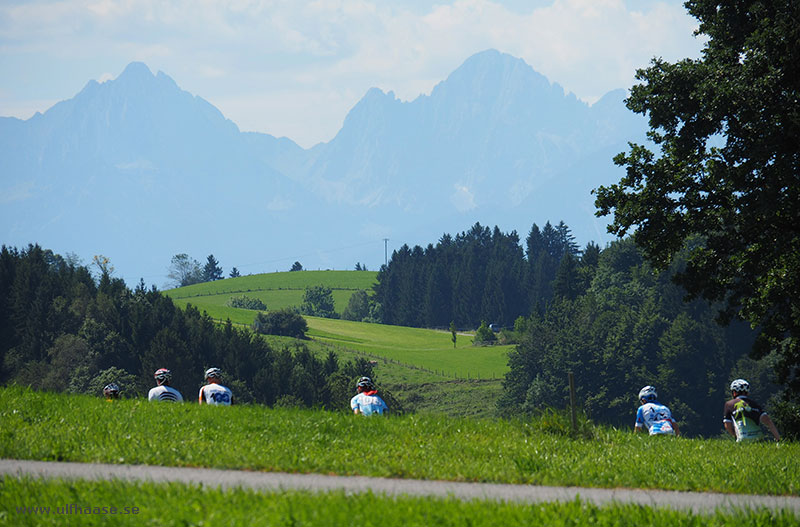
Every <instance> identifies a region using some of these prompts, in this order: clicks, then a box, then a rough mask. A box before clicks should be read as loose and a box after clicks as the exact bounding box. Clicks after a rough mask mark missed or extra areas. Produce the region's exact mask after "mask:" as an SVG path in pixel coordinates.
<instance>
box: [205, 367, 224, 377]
mask: <svg viewBox="0 0 800 527" xmlns="http://www.w3.org/2000/svg"><path fill="white" fill-rule="evenodd" d="M209 377H216V378H217V379H220V378H222V370H220V369H219V368H209V369H207V370H206V375H205V377H204V379H208V378H209Z"/></svg>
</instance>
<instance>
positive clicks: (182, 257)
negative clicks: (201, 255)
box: [167, 253, 203, 287]
mask: <svg viewBox="0 0 800 527" xmlns="http://www.w3.org/2000/svg"><path fill="white" fill-rule="evenodd" d="M167 278H169V279H170V281H171V283H172V285H173V286H174V287H184V286H187V285H192V284H199V283H200V282H202V281H203V269H202V268H201V267H200V262H198V261H197V260H195V259H194V258H192V257H190V256H189V255H188V254H186V253H181V254H176V255H175V256H173V257H172V260H171V261H170V264H169V273H168V274H167Z"/></svg>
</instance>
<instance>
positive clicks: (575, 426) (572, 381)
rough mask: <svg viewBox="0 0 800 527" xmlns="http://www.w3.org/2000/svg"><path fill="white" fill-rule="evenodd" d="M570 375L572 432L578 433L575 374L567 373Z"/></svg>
mask: <svg viewBox="0 0 800 527" xmlns="http://www.w3.org/2000/svg"><path fill="white" fill-rule="evenodd" d="M567 377H569V406H570V408H571V410H572V433H574V434H577V433H578V422H577V419H576V418H575V376H574V375H573V374H572V372H568V373H567Z"/></svg>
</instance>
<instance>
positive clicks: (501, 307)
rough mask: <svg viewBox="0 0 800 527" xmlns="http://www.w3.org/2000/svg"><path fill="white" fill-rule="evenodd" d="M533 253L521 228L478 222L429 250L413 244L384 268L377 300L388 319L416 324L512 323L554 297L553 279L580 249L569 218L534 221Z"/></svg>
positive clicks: (468, 325)
mask: <svg viewBox="0 0 800 527" xmlns="http://www.w3.org/2000/svg"><path fill="white" fill-rule="evenodd" d="M527 246H528V250H527V258H526V254H525V253H524V252H523V249H522V247H521V246H520V239H519V236H518V235H517V233H516V232H511V233H503V232H501V231H500V229H499V228H497V227H495V228H494V229H493V230H490V229H489V228H488V227H484V226H482V225H481V224H480V223H476V224H475V225H473V226H472V228H471V229H470V230H468V231H466V232H462V233H461V234H458V235H457V236H455V237H452V236H450V235H449V234H444V235H443V236H442V237H441V238H440V239H439V242H438V243H437V244H436V245H435V246H434V245H432V244H431V245H428V246H427V247H426V248H424V249H423V248H422V247H420V246H416V247H414V248H413V249H412V248H409V247H408V246H407V245H404V246H402V247H401V248H400V249H399V250H397V251H394V252H393V253H392V259H391V260H390V262H389V264H388V265H387V266H383V267H382V268H381V270H380V272H379V273H378V277H377V281H378V283H377V285H376V286H375V300H376V302H378V303H379V304H380V305H381V306H382V310H383V322H384V323H387V324H397V325H404V326H415V327H440V328H447V327H449V324H450V322H454V323H455V324H456V326H458V327H477V326H478V325H479V324H480V322H481V320H487V321H489V322H492V323H496V324H500V325H504V326H510V325H512V324H513V322H514V320H515V319H516V318H517V317H519V316H521V315H524V316H527V315H528V314H530V312H531V306H544V305H546V304H547V303H548V302H549V301H550V300H551V299H552V297H553V290H552V281H553V279H554V278H555V275H556V271H557V269H558V264H559V262H560V260H561V258H562V257H563V256H564V255H565V254H570V255H573V256H575V257H576V259H577V257H578V255H579V251H578V250H577V247H576V246H575V244H574V241H573V238H572V235H571V233H570V231H569V228H568V227H567V226H566V225H565V224H564V223H563V222H561V223H559V225H558V226H557V227H553V226H552V225H551V224H550V223H549V222H548V223H547V224H546V225H545V227H544V229H543V230H541V231H540V230H539V227H538V226H537V225H536V224H534V225H533V227H532V228H531V233H530V235H529V236H528V239H527Z"/></svg>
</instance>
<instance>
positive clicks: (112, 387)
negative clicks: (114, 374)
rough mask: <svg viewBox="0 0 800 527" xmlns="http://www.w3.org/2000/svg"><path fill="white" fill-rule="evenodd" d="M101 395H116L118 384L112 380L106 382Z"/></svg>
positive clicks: (117, 393)
mask: <svg viewBox="0 0 800 527" xmlns="http://www.w3.org/2000/svg"><path fill="white" fill-rule="evenodd" d="M103 395H105V396H106V397H116V396H117V395H119V386H117V385H116V384H114V383H113V382H112V383H111V384H106V386H105V388H103Z"/></svg>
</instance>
